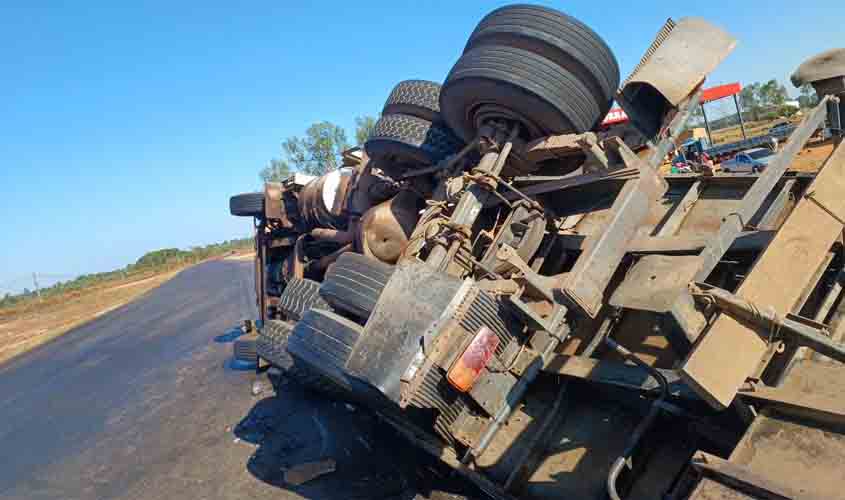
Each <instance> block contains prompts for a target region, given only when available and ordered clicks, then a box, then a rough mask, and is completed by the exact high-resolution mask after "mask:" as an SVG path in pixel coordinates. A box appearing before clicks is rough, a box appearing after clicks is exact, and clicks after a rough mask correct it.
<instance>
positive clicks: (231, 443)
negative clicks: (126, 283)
mask: <svg viewBox="0 0 845 500" xmlns="http://www.w3.org/2000/svg"><path fill="white" fill-rule="evenodd" d="M252 297H253V288H252V268H251V263H247V262H237V261H217V262H210V263H206V264H202V265H199V266H196V267H193V268H190V269H188V270H186V271H184V272H182V273H181V274H179V275H178V276H177V277H175V278H174V279H172V280H171V281H169V282H167V283H165V284H164V285H163V286H161V287H160V288H158V289H156V290H154V291H153V292H151V293H149V294H147V295H146V296H144V297H142V298H141V299H139V300H137V301H135V302H133V303H131V304H128V305H126V306H123V307H121V308H119V309H116V310H114V311H112V312H110V313H108V314H106V315H104V316H102V317H100V318H97V319H96V320H94V321H92V322H90V323H88V324H86V325H84V326H82V327H80V328H77V329H75V330H72V331H70V332H68V333H67V334H65V335H63V336H62V337H59V338H58V339H56V340H54V341H53V342H50V343H48V344H45V345H43V346H40V347H39V348H37V349H35V350H33V351H31V352H29V353H27V354H25V355H23V356H20V357H18V358H15V359H13V360H11V361H10V362H7V363H6V364H3V365H0V498H4V499H5V498H27V499H63V500H70V499H135V498H138V499H142V498H143V499H152V498H155V499H158V498H161V499H176V498H191V499H203V498H207V499H235V498H238V499H240V498H251V497H261V498H282V499H286V498H313V499H338V500H341V499H343V500H347V499H352V498H361V499H370V498H371V499H376V498H379V499H397V500H400V499H401V500H409V499H414V498H432V499H434V498H438V499H450V498H462V496H460V495H459V494H460V493H461V492H462V490H463V488H464V486H463V485H462V484H461V483H460V482H459V481H456V480H454V479H452V478H451V477H449V474H448V471H445V470H444V469H443V468H442V467H440V466H439V465H438V464H436V463H434V462H433V461H431V460H429V459H427V458H426V457H425V456H423V455H421V454H419V453H418V452H417V451H415V450H413V449H411V448H410V446H409V445H408V444H407V443H406V442H404V441H402V440H401V439H399V438H398V437H397V436H396V435H394V434H393V433H392V432H391V431H390V430H389V429H386V428H384V426H383V425H382V424H380V423H379V421H378V420H377V419H375V418H373V417H372V416H371V415H369V414H368V413H366V412H363V411H360V410H358V409H355V408H352V407H348V406H346V405H342V404H337V403H332V402H330V401H325V400H322V399H319V398H315V397H313V396H311V395H309V394H308V393H306V392H304V391H303V390H301V389H300V388H299V387H297V386H296V385H294V384H293V383H285V381H284V380H283V379H282V380H281V383H280V385H279V386H278V391H274V390H273V388H272V386H270V384H269V383H267V379H266V377H265V376H264V375H260V376H259V375H256V374H255V373H254V372H249V371H247V372H243V371H234V370H231V369H229V368H228V367H227V361H228V359H229V356H230V354H231V344H228V343H221V342H218V341H215V337H218V336H220V335H221V334H224V333H225V332H226V331H227V330H229V329H230V328H232V327H233V326H235V325H237V324H238V323H239V321H240V320H241V319H243V318H248V317H255V315H256V310H255V306H254V305H253V300H252ZM254 380H258V381H260V382H262V383H263V386H264V387H265V390H264V391H263V392H261V393H260V394H258V395H253V394H252V392H251V390H250V389H251V386H252V382H253V381H254ZM327 458H330V459H333V460H335V462H336V464H337V465H336V471H335V472H333V473H329V474H327V475H324V476H322V477H320V478H318V479H316V480H313V481H311V482H308V483H305V484H304V485H301V486H298V487H295V486H291V485H289V484H287V483H286V482H285V480H284V477H285V476H284V473H285V470H287V469H288V468H290V467H294V466H296V465H298V464H302V463H304V462H309V461H317V460H325V459H327ZM463 493H465V492H463Z"/></svg>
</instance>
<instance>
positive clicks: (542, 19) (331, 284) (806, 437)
mask: <svg viewBox="0 0 845 500" xmlns="http://www.w3.org/2000/svg"><path fill="white" fill-rule="evenodd" d="M734 45H735V41H734V39H733V38H732V37H731V36H730V35H729V34H727V33H725V32H724V31H722V30H721V29H719V28H716V27H714V26H712V25H710V24H709V23H707V22H705V21H703V20H701V19H697V18H685V19H681V20H680V21H678V22H673V21H672V20H669V21H668V22H667V23H666V24H665V25H664V26H663V28H662V29H661V30H660V32H659V33H658V35H657V37H656V39H655V41H654V42H653V43H652V45H651V46H650V47H649V48H648V49H647V51H646V54H645V56H644V57H643V59H642V61H641V62H640V64H639V65H638V66H637V67H636V69H635V70H634V71H633V73H632V74H631V75H630V76H629V77H628V78H627V79H626V80H625V81H624V82H621V83H620V77H619V70H618V67H617V63H616V60H615V58H614V56H613V54H612V52H611V50H610V48H609V47H608V46H607V45H606V44H605V43H604V41H603V40H602V39H601V38H600V37H599V36H598V35H597V34H596V33H594V32H593V31H592V30H591V29H590V28H588V27H587V26H585V25H584V24H582V23H580V22H579V21H577V20H575V19H573V18H571V17H569V16H567V15H565V14H562V13H560V12H557V11H555V10H551V9H548V8H543V7H534V6H525V5H519V6H508V7H503V8H500V9H497V10H495V11H493V12H491V13H490V14H488V15H487V16H486V17H485V18H484V19H482V20H481V22H480V23H479V25H478V26H477V27H476V29H475V30H474V31H473V32H472V34H471V36H470V39H469V41H468V43H467V45H466V47H465V49H464V51H463V53H462V55H461V56H460V58H459V59H458V61H457V62H456V63H455V65H454V67H453V68H452V70H451V71H450V73H449V74H448V76H447V77H446V79H445V82H444V83H443V85H442V86H441V85H439V84H437V83H433V82H426V81H418V80H409V81H404V82H401V83H399V84H398V85H397V86H396V87H395V88H394V89H393V91H392V92H391V94H390V96H389V97H388V99H387V102H386V104H385V107H384V110H383V113H382V116H381V118H380V119H379V121H378V123H377V124H376V126H375V129H374V130H373V132H372V134H371V136H370V137H369V139H368V141H367V142H366V144H364V148H363V150H359V149H355V150H350V151H348V152H347V153H346V154H345V155H344V167H342V168H341V169H338V170H336V171H333V172H331V173H329V174H327V175H325V176H322V177H320V178H307V177H303V176H300V175H295V176H293V177H291V178H290V179H288V180H287V181H285V182H282V183H268V184H267V185H266V188H265V192H263V193H254V194H244V195H237V196H235V197H233V198H232V199H231V200H230V208H231V211H232V213H233V214H235V215H243V216H251V217H254V220H255V227H256V248H257V257H256V285H257V297H258V302H259V306H260V311H261V319H262V320H263V321H262V323H261V325H262V326H261V330H260V332H259V335H258V341H257V345H258V354H259V356H260V357H261V358H262V359H263V360H265V361H266V362H267V363H270V364H273V365H275V366H277V367H278V368H279V369H280V370H282V371H283V372H284V373H285V376H286V377H288V378H291V379H294V380H296V381H297V382H299V383H301V384H303V385H305V386H306V387H308V388H310V389H313V390H315V391H318V392H320V393H321V394H324V395H325V396H326V397H331V398H336V399H338V400H342V401H347V402H352V403H355V404H357V405H360V406H362V407H366V408H369V409H371V410H372V411H374V412H375V413H377V414H378V415H379V416H380V417H382V418H383V419H384V420H385V421H386V422H388V423H389V424H391V425H392V426H393V427H395V428H396V429H397V430H398V431H399V432H400V433H401V434H402V435H404V436H405V437H406V438H407V439H408V440H410V441H411V442H412V443H414V444H415V445H417V446H419V447H421V448H423V449H425V450H427V451H428V452H430V453H432V454H434V455H435V456H437V457H439V458H440V459H441V460H443V461H444V462H445V463H447V464H448V465H450V466H451V467H453V468H454V469H455V470H457V471H459V472H460V473H461V474H463V475H465V476H466V477H467V478H468V479H470V480H471V481H473V482H475V483H476V484H477V485H479V486H480V487H481V488H482V489H483V490H484V491H485V492H486V493H487V494H489V495H490V496H491V497H493V498H498V499H506V498H514V497H520V498H537V499H547V498H558V497H560V498H564V497H566V498H602V497H604V496H605V495H607V496H609V497H610V498H614V499H617V498H697V499H704V498H838V497H842V496H843V494H842V493H841V488H840V486H839V483H840V481H838V479H841V478H842V477H843V475H845V469H843V466H842V463H845V462H843V460H845V438H843V435H842V433H841V432H842V425H843V423H845V403H843V401H845V399H843V398H842V397H841V396H842V389H841V387H842V384H843V383H845V371H843V370H842V367H841V365H840V363H841V362H842V361H843V360H845V347H843V346H842V345H841V344H840V343H839V342H840V341H841V338H842V334H843V332H845V321H843V319H842V318H843V314H845V302H843V301H842V287H843V281H845V280H844V278H845V267H844V266H845V259H843V254H842V250H843V249H842V233H843V228H844V227H845V197H844V196H843V193H845V149H843V147H842V146H841V145H838V143H837V147H836V148H835V149H833V152H832V154H831V155H830V157H829V158H828V159H827V160H826V161H825V162H824V164H823V165H821V166H820V170H819V172H818V173H817V174H800V173H794V172H789V170H788V169H789V166H790V164H791V162H792V160H793V159H794V158H795V157H796V155H798V154H799V152H800V151H801V150H802V148H803V147H804V146H805V144H806V143H807V141H808V140H809V139H810V137H811V136H812V135H813V133H814V132H815V131H816V129H818V128H819V126H820V125H822V124H823V123H824V122H825V121H827V122H828V126H829V127H830V128H831V129H832V130H835V131H839V135H841V121H840V116H841V111H842V110H843V109H842V104H841V102H840V98H841V97H843V92H845V77H843V75H845V54H843V52H845V51H834V52H830V53H825V54H822V55H820V56H819V57H817V58H815V59H813V60H811V61H808V62H807V63H806V64H805V65H804V66H802V68H800V69H799V70H798V71H796V74H795V76H794V77H793V79H794V81H795V83H796V85H801V84H804V83H813V84H814V85H815V86H816V88H817V90H818V91H819V97H820V101H821V102H820V104H819V105H818V106H817V107H816V108H815V109H813V110H812V111H811V112H810V113H808V114H807V115H806V117H805V118H804V121H803V122H802V124H801V125H800V126H799V127H798V128H797V129H796V130H795V132H794V133H793V134H792V135H791V137H790V138H789V141H788V142H787V143H786V144H785V146H784V148H783V149H782V151H781V152H780V153H779V154H778V155H777V158H776V159H775V160H774V161H773V162H772V163H771V164H770V166H769V167H768V168H767V169H766V170H765V172H763V173H761V174H753V175H717V176H700V175H694V174H692V175H664V174H663V173H661V171H660V166H661V165H662V164H663V161H664V158H665V157H666V155H667V154H668V153H669V152H670V151H671V150H672V148H673V147H674V145H675V144H674V142H675V139H676V137H677V136H678V134H679V133H680V132H681V131H682V130H683V128H684V126H685V123H686V120H687V119H688V117H689V115H690V111H691V110H692V109H693V108H694V107H695V106H696V104H697V102H698V98H699V94H700V90H701V88H702V84H703V82H704V80H705V77H706V76H707V74H708V73H709V72H711V71H712V70H713V69H714V68H715V67H716V66H717V65H718V64H719V63H720V62H721V61H722V60H723V59H724V58H725V57H726V56H727V55H728V54H729V53H730V52H731V50H732V49H733V47H734ZM614 100H615V101H616V102H618V103H619V105H621V106H622V107H623V108H624V109H625V110H626V112H627V114H628V116H629V117H630V118H631V121H632V124H633V125H634V126H636V128H637V130H638V131H639V133H640V134H641V135H642V136H643V137H645V138H646V139H647V141H645V142H644V143H643V142H640V141H638V142H637V144H627V143H626V142H625V141H624V140H622V139H621V138H619V137H613V136H602V137H599V136H597V135H596V134H595V133H594V132H592V130H594V129H595V126H596V124H597V123H599V122H600V120H601V118H603V116H604V115H605V114H606V113H607V111H608V109H609V108H610V105H611V103H612V102H613V101H614ZM833 140H834V141H838V140H839V139H838V137H837V138H834V139H833Z"/></svg>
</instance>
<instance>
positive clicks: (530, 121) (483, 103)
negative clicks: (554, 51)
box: [440, 45, 606, 141]
mask: <svg viewBox="0 0 845 500" xmlns="http://www.w3.org/2000/svg"><path fill="white" fill-rule="evenodd" d="M605 107H606V106H605V103H601V102H599V101H598V100H597V99H595V97H594V96H593V95H592V93H591V92H590V89H589V88H588V87H587V86H586V85H585V84H584V83H583V82H581V81H580V80H579V79H578V78H577V76H576V75H574V74H573V73H572V72H570V71H568V70H567V69H565V68H562V67H560V66H558V65H557V64H556V63H555V62H554V61H551V60H549V59H546V58H545V57H542V56H539V55H537V54H535V53H533V52H530V51H527V50H524V49H520V48H516V47H507V46H504V45H481V46H479V47H475V48H473V49H470V50H469V51H468V52H466V53H465V54H464V55H462V56H461V58H460V59H458V62H457V63H455V66H453V67H452V71H450V72H449V76H447V77H446V83H445V84H444V85H443V90H442V91H441V92H440V109H441V113H442V115H443V119H444V120H445V121H446V123H447V124H448V125H449V126H450V127H451V128H452V130H454V131H455V133H456V134H458V136H460V137H461V138H462V139H463V140H464V141H471V140H472V139H473V138H474V137H475V135H476V133H477V131H478V128H479V127H480V126H481V124H482V123H484V122H485V121H487V120H490V119H497V120H506V121H512V122H517V123H519V124H520V125H521V129H520V136H521V137H522V138H523V139H524V140H534V139H538V138H540V137H545V136H547V135H552V134H563V133H582V132H586V131H588V130H590V129H592V128H593V127H594V126H595V124H596V123H598V121H599V120H600V119H601V118H602V117H603V115H602V112H603V111H606V110H605Z"/></svg>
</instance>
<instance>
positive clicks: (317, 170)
mask: <svg viewBox="0 0 845 500" xmlns="http://www.w3.org/2000/svg"><path fill="white" fill-rule="evenodd" d="M348 147H349V145H348V144H347V142H346V132H345V131H344V130H343V129H342V128H341V127H338V126H337V125H335V124H333V123H331V122H326V121H323V122H319V123H315V124H313V125H311V126H310V127H308V129H307V130H306V131H305V137H296V136H294V137H289V138H287V139H286V140H285V141H284V142H283V143H282V152H283V153H284V155H285V159H284V160H283V161H285V162H286V163H287V164H288V165H290V166H291V167H293V169H294V170H296V171H299V172H302V173H305V174H309V175H322V174H324V173H326V172H330V171H332V170H334V169H336V168H337V167H338V166H339V165H340V162H341V157H340V154H341V153H342V152H343V150H345V149H347V148H348Z"/></svg>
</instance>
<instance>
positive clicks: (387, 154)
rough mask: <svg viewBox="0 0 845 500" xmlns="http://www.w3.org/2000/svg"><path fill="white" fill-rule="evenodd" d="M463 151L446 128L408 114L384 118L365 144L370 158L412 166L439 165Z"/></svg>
mask: <svg viewBox="0 0 845 500" xmlns="http://www.w3.org/2000/svg"><path fill="white" fill-rule="evenodd" d="M460 148H461V143H460V141H459V140H458V139H457V138H456V137H455V136H454V135H453V134H452V132H451V131H450V130H449V129H447V128H446V127H445V126H444V125H442V124H437V123H432V122H431V121H429V120H425V119H423V118H418V117H416V116H411V115H405V114H388V115H382V116H381V118H379V119H378V121H377V122H376V125H375V127H373V130H372V132H371V133H370V137H369V138H368V139H367V142H365V143H364V149H365V150H366V151H367V155H368V156H369V157H370V158H373V159H375V160H380V161H384V162H385V165H389V164H404V165H406V166H409V167H413V166H417V165H419V166H424V165H431V164H434V163H437V162H439V161H440V160H442V159H444V158H446V157H447V156H449V155H452V154H455V153H456V152H457V151H458V150H459V149H460ZM391 173H396V172H391Z"/></svg>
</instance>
